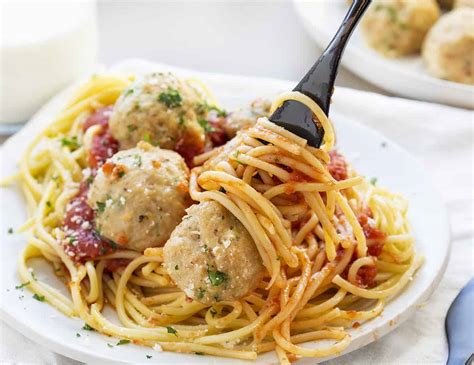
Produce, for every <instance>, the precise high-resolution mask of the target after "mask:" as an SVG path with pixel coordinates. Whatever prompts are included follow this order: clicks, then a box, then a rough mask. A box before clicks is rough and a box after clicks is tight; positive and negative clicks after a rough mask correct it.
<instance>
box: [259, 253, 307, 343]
mask: <svg viewBox="0 0 474 365" xmlns="http://www.w3.org/2000/svg"><path fill="white" fill-rule="evenodd" d="M299 259H300V261H301V263H302V265H303V266H302V269H301V276H300V278H299V280H298V285H297V286H296V288H295V290H294V292H293V295H292V296H291V298H290V299H289V300H288V303H287V304H286V305H285V306H284V307H283V308H280V312H279V313H278V314H277V315H276V316H275V317H273V318H272V319H271V320H270V321H269V322H267V323H266V324H265V325H264V326H263V327H262V328H261V329H259V330H258V333H257V334H256V338H257V339H263V338H264V337H265V335H266V334H267V332H270V331H272V330H273V329H274V328H275V327H277V326H278V325H279V324H281V323H282V322H283V321H284V320H285V318H287V317H288V316H290V315H291V312H292V311H293V310H294V309H295V308H296V307H297V305H298V302H299V301H300V300H301V297H302V296H303V294H304V291H305V289H306V286H307V284H308V280H309V276H310V274H311V263H310V262H309V260H308V257H307V256H306V254H304V253H301V252H299ZM288 288H289V287H288V286H287V289H288Z"/></svg>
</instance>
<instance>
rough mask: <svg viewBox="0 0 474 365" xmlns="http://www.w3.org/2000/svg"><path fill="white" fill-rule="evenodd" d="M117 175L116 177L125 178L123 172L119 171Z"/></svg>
mask: <svg viewBox="0 0 474 365" xmlns="http://www.w3.org/2000/svg"><path fill="white" fill-rule="evenodd" d="M117 175H118V177H120V178H122V177H124V176H125V171H123V170H120V171H119V172H118V174H117Z"/></svg>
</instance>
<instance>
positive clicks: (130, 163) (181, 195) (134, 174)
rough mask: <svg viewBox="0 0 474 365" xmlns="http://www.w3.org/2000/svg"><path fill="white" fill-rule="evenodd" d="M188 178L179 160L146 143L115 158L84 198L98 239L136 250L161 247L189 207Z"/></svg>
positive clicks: (179, 158) (171, 153) (101, 172)
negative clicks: (90, 208)
mask: <svg viewBox="0 0 474 365" xmlns="http://www.w3.org/2000/svg"><path fill="white" fill-rule="evenodd" d="M188 175H189V171H188V168H187V166H186V164H185V163H184V160H183V159H182V157H181V156H180V155H178V154H177V153H176V152H173V151H168V150H162V149H160V148H158V147H153V146H151V145H150V144H148V143H145V142H140V143H139V144H138V146H137V147H136V148H132V149H129V150H125V151H120V152H118V153H116V154H115V155H114V156H112V157H111V158H110V159H108V160H107V161H106V163H105V164H104V165H103V166H102V168H101V169H100V170H99V171H98V173H97V176H96V177H95V179H94V181H93V182H92V185H91V187H90V190H89V195H88V203H89V205H90V206H91V207H92V208H94V209H95V210H96V214H95V226H96V229H97V231H98V232H99V234H100V236H101V237H103V238H104V239H106V240H109V241H112V242H115V243H116V244H118V245H119V246H121V247H124V248H128V249H131V250H135V251H143V250H144V249H145V248H147V247H156V246H163V244H164V243H165V242H166V241H167V240H168V238H169V236H170V234H171V232H172V231H173V229H174V228H175V227H176V226H177V225H178V224H179V222H180V221H181V218H182V217H183V215H184V214H185V213H186V211H185V209H186V208H187V207H188V206H189V203H190V197H189V194H188Z"/></svg>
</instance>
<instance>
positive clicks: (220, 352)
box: [159, 342, 257, 360]
mask: <svg viewBox="0 0 474 365" xmlns="http://www.w3.org/2000/svg"><path fill="white" fill-rule="evenodd" d="M159 344H160V346H161V347H162V348H163V350H166V351H177V352H189V353H203V354H207V355H214V356H221V357H230V358H233V359H242V360H255V359H256V358H257V353H256V352H255V351H244V350H229V349H224V348H220V347H214V346H206V345H200V344H195V343H189V342H159Z"/></svg>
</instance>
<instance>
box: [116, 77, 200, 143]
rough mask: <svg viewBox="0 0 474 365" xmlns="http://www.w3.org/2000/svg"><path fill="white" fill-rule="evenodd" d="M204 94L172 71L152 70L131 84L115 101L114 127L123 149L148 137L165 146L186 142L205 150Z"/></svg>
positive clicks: (153, 141) (147, 139) (149, 139)
mask: <svg viewBox="0 0 474 365" xmlns="http://www.w3.org/2000/svg"><path fill="white" fill-rule="evenodd" d="M204 102H205V99H204V97H203V96H202V95H201V94H200V93H199V92H198V91H197V90H196V89H195V88H193V87H192V86H191V85H190V84H189V83H187V82H185V81H182V80H180V79H178V78H176V77H175V76H173V75H172V74H171V73H152V74H149V75H146V76H144V77H142V78H140V79H138V80H137V81H135V82H134V83H132V85H131V86H130V87H128V88H127V89H126V90H124V92H123V93H122V95H121V96H120V97H119V98H118V100H117V102H116V103H115V106H114V110H113V112H112V115H111V117H110V131H111V133H112V135H113V136H114V137H115V139H117V140H118V141H119V144H120V148H121V149H127V148H132V147H135V146H136V144H137V143H138V142H139V141H141V140H145V141H147V142H150V143H151V144H153V145H157V146H159V147H161V148H166V149H175V148H176V146H177V145H179V144H183V145H186V146H187V147H188V148H192V149H195V150H201V149H202V148H203V147H204V137H205V136H204V129H203V128H202V126H201V125H200V124H199V120H200V118H201V117H202V116H201V115H200V112H199V109H200V108H199V106H200V105H201V104H202V103H204Z"/></svg>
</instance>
